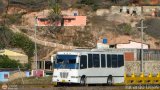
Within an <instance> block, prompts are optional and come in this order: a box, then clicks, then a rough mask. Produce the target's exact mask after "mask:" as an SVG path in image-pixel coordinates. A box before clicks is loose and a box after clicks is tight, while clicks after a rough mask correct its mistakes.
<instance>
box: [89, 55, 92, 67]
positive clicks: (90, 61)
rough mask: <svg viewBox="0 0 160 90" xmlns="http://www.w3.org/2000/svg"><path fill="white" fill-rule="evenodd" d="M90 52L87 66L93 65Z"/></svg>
mask: <svg viewBox="0 0 160 90" xmlns="http://www.w3.org/2000/svg"><path fill="white" fill-rule="evenodd" d="M92 61H93V60H92V54H88V68H91V67H92V66H93V62H92Z"/></svg>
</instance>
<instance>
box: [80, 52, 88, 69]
mask: <svg viewBox="0 0 160 90" xmlns="http://www.w3.org/2000/svg"><path fill="white" fill-rule="evenodd" d="M85 68H87V56H86V55H82V56H81V57H80V69H85Z"/></svg>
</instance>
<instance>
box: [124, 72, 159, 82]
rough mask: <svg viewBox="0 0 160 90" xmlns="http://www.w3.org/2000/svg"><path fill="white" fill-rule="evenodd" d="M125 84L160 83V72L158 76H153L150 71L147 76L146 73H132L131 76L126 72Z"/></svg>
mask: <svg viewBox="0 0 160 90" xmlns="http://www.w3.org/2000/svg"><path fill="white" fill-rule="evenodd" d="M124 79H125V81H124V82H125V84H126V85H136V84H160V72H159V73H157V75H156V76H153V74H152V73H149V74H148V75H147V76H145V75H144V73H141V74H140V75H137V76H136V75H135V73H132V74H131V75H130V76H127V75H126V73H125V74H124Z"/></svg>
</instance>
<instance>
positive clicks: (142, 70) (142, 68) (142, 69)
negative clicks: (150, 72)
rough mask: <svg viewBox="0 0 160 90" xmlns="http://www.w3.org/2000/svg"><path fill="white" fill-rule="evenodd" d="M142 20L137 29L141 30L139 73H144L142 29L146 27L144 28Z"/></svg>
mask: <svg viewBox="0 0 160 90" xmlns="http://www.w3.org/2000/svg"><path fill="white" fill-rule="evenodd" d="M143 21H144V20H143V19H141V27H138V28H140V29H141V68H140V69H141V72H144V67H143V64H144V63H143V31H144V29H145V28H147V27H144V22H143Z"/></svg>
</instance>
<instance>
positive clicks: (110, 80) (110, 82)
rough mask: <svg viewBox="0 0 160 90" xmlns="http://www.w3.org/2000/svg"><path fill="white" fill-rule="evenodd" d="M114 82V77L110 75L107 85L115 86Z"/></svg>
mask: <svg viewBox="0 0 160 90" xmlns="http://www.w3.org/2000/svg"><path fill="white" fill-rule="evenodd" d="M112 80H113V78H112V75H109V76H108V79H107V85H109V86H111V85H112V84H113V83H112Z"/></svg>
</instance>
